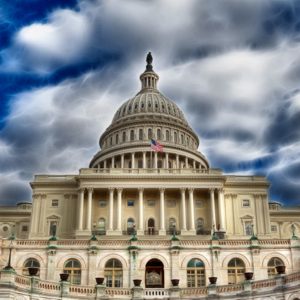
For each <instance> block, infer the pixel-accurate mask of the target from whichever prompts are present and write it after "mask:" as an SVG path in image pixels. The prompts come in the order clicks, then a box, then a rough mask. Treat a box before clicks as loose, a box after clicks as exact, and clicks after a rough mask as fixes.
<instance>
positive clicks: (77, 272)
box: [63, 259, 81, 284]
mask: <svg viewBox="0 0 300 300" xmlns="http://www.w3.org/2000/svg"><path fill="white" fill-rule="evenodd" d="M63 272H64V273H67V274H69V278H68V281H69V282H70V283H72V284H80V283H81V265H80V262H79V261H78V260H77V259H69V260H67V261H66V262H65V266H64V271H63Z"/></svg>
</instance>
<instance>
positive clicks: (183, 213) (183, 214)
mask: <svg viewBox="0 0 300 300" xmlns="http://www.w3.org/2000/svg"><path fill="white" fill-rule="evenodd" d="M180 192H181V220H182V221H181V223H182V224H181V234H186V233H187V230H186V205H185V188H181V189H180Z"/></svg>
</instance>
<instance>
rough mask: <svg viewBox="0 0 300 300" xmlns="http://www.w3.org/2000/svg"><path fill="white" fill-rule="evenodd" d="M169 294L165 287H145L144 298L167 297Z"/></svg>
mask: <svg viewBox="0 0 300 300" xmlns="http://www.w3.org/2000/svg"><path fill="white" fill-rule="evenodd" d="M169 295H170V293H169V290H167V289H159V288H157V289H145V290H144V298H145V299H153V298H155V299H163V298H168V297H169Z"/></svg>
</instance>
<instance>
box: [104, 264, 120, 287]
mask: <svg viewBox="0 0 300 300" xmlns="http://www.w3.org/2000/svg"><path fill="white" fill-rule="evenodd" d="M104 277H105V281H106V286H107V287H122V285H123V270H122V264H121V262H120V261H119V260H117V259H115V258H112V259H110V260H109V261H108V262H107V263H106V264H105V268H104Z"/></svg>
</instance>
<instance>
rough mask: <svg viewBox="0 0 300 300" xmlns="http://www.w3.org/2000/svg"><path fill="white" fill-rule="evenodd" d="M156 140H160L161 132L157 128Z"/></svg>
mask: <svg viewBox="0 0 300 300" xmlns="http://www.w3.org/2000/svg"><path fill="white" fill-rule="evenodd" d="M157 139H158V140H161V130H160V129H159V128H158V129H157Z"/></svg>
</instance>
